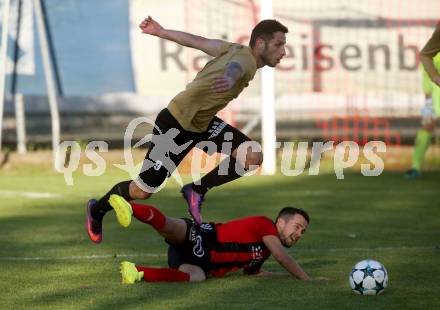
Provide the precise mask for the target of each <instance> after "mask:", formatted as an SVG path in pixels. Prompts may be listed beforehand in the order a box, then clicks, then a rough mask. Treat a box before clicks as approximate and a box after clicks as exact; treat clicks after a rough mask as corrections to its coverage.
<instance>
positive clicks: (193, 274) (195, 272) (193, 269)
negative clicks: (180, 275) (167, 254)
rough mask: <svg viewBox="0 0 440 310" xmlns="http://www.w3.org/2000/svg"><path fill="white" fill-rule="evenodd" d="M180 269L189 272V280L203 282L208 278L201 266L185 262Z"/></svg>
mask: <svg viewBox="0 0 440 310" xmlns="http://www.w3.org/2000/svg"><path fill="white" fill-rule="evenodd" d="M179 270H180V271H182V272H186V273H188V274H189V281H191V282H201V281H205V280H206V275H205V272H204V271H203V270H202V268H200V267H199V266H195V265H190V264H183V265H180V266H179Z"/></svg>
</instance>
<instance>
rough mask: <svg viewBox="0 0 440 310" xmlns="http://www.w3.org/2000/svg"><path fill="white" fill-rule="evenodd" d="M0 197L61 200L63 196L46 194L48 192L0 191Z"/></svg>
mask: <svg viewBox="0 0 440 310" xmlns="http://www.w3.org/2000/svg"><path fill="white" fill-rule="evenodd" d="M0 196H2V197H24V198H32V199H38V198H61V197H62V196H63V195H61V194H57V193H48V192H27V191H12V190H0Z"/></svg>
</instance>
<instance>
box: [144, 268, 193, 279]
mask: <svg viewBox="0 0 440 310" xmlns="http://www.w3.org/2000/svg"><path fill="white" fill-rule="evenodd" d="M136 269H137V270H138V271H143V272H144V281H147V282H188V281H189V273H186V272H183V271H180V270H177V269H171V268H152V267H143V266H136Z"/></svg>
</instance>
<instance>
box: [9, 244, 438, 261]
mask: <svg viewBox="0 0 440 310" xmlns="http://www.w3.org/2000/svg"><path fill="white" fill-rule="evenodd" d="M435 250H440V247H439V246H421V247H419V246H414V247H407V246H401V247H378V248H316V249H301V250H300V251H299V252H304V253H307V252H346V251H356V252H371V251H375V252H386V251H391V252H392V251H420V252H428V251H435ZM166 256H167V254H165V253H162V254H160V253H125V254H102V255H77V256H0V261H18V262H26V261H53V260H55V261H56V260H73V261H75V260H100V259H113V258H133V257H154V258H158V257H166Z"/></svg>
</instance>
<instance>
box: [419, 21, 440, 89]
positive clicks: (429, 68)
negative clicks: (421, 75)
mask: <svg viewBox="0 0 440 310" xmlns="http://www.w3.org/2000/svg"><path fill="white" fill-rule="evenodd" d="M439 52H440V23H438V24H437V27H436V29H435V31H434V33H433V34H432V37H431V38H430V39H429V41H428V42H426V44H425V46H424V47H423V48H422V50H421V51H420V61H421V63H422V64H423V67H424V68H425V70H426V72H427V73H428V75H429V77H430V78H431V80H432V81H433V82H434V83H436V84H437V85H438V86H440V74H439V72H437V69H436V68H435V65H434V56H435V55H436V54H437V53H439Z"/></svg>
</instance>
